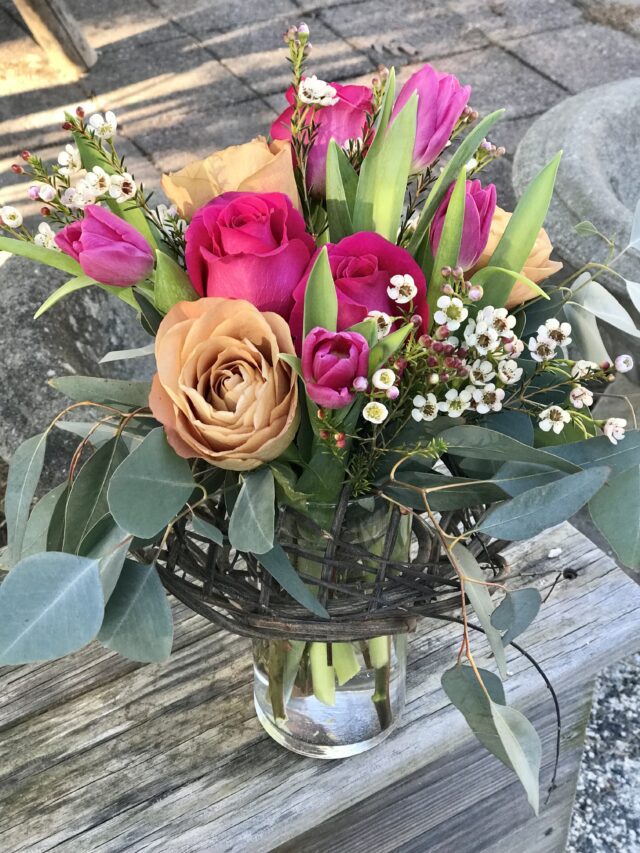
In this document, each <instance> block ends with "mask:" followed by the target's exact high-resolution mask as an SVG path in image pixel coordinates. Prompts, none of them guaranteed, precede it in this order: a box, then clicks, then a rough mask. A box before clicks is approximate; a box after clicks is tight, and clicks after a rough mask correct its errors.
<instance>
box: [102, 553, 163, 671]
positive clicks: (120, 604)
mask: <svg viewBox="0 0 640 853" xmlns="http://www.w3.org/2000/svg"><path fill="white" fill-rule="evenodd" d="M98 639H99V640H100V642H101V643H102V644H103V645H105V646H106V647H107V648H109V649H113V650H114V651H116V652H119V653H120V654H121V655H123V656H124V657H126V658H129V660H136V661H142V662H143V663H162V662H163V661H165V660H167V659H168V657H169V655H170V654H171V646H172V645H173V617H172V614H171V608H170V606H169V602H168V600H167V595H166V593H165V591H164V587H163V586H162V583H161V581H160V578H159V577H158V572H157V571H156V569H155V567H154V566H149V565H145V564H143V563H136V562H134V561H133V560H125V563H124V567H123V569H122V572H121V574H120V577H119V578H118V583H117V584H116V588H115V589H114V591H113V594H112V595H111V598H110V599H109V602H108V604H107V606H106V609H105V613H104V622H103V623H102V627H101V629H100V633H99V634H98Z"/></svg>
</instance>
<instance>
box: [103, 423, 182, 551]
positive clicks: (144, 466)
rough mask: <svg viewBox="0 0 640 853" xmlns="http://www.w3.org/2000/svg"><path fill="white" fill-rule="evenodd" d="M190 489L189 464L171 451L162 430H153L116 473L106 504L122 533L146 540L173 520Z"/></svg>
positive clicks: (159, 428)
mask: <svg viewBox="0 0 640 853" xmlns="http://www.w3.org/2000/svg"><path fill="white" fill-rule="evenodd" d="M194 488H195V482H194V479H193V475H192V474H191V468H190V467H189V463H188V462H187V460H186V459H183V458H182V457H180V456H178V455H177V454H176V453H175V452H174V451H173V450H172V448H171V447H170V446H169V444H168V443H167V439H166V437H165V434H164V429H163V428H162V427H157V428H156V429H154V430H152V431H151V432H150V433H149V435H148V436H147V437H146V438H145V439H144V441H143V442H142V444H140V446H139V447H137V448H136V449H135V450H134V451H133V452H132V453H131V454H130V455H129V456H127V458H126V459H125V460H124V462H122V463H121V465H120V466H119V467H118V468H117V469H116V471H115V473H114V475H113V477H112V478H111V482H110V484H109V487H108V491H107V501H108V504H109V510H110V512H111V514H112V515H113V517H114V519H115V521H116V523H117V524H119V525H120V527H122V528H123V530H126V531H127V532H128V533H132V534H133V535H134V536H138V537H140V538H141V539H150V538H152V537H153V536H155V535H156V534H157V533H158V532H159V531H160V530H162V529H163V528H164V527H166V525H167V524H168V523H169V522H170V521H172V520H173V519H174V518H175V516H176V515H177V514H178V513H179V512H180V510H181V509H182V508H183V507H184V505H185V504H186V502H187V501H188V500H189V498H190V497H191V493H192V492H193V490H194Z"/></svg>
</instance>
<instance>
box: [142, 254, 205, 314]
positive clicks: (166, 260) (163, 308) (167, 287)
mask: <svg viewBox="0 0 640 853" xmlns="http://www.w3.org/2000/svg"><path fill="white" fill-rule="evenodd" d="M153 299H154V302H155V306H156V308H157V309H158V311H160V312H161V313H162V314H166V313H167V311H169V310H170V309H171V308H173V306H174V305H175V304H176V302H184V301H188V302H193V301H194V300H195V299H198V294H197V293H196V291H195V289H194V287H193V285H192V284H191V282H190V281H189V276H188V275H187V274H186V272H185V271H184V270H183V269H182V267H180V266H178V264H177V263H176V262H175V261H174V260H173V258H170V257H169V255H165V254H164V252H159V251H157V252H156V269H155V273H154V287H153Z"/></svg>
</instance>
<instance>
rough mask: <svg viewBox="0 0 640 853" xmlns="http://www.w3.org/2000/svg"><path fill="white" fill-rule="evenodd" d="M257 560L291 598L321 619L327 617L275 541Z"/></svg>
mask: <svg viewBox="0 0 640 853" xmlns="http://www.w3.org/2000/svg"><path fill="white" fill-rule="evenodd" d="M258 560H259V562H260V563H261V565H262V566H264V568H265V569H266V570H267V571H268V572H269V574H270V575H271V577H272V578H273V579H274V580H276V581H277V582H278V583H279V584H280V586H281V587H282V588H283V589H285V590H286V591H287V592H288V593H289V595H290V596H291V597H292V598H295V600H296V601H297V602H298V603H299V604H301V605H302V606H303V607H306V608H307V610H310V611H311V613H313V614H314V615H315V616H319V617H320V618H321V619H328V618H329V614H328V613H327V611H326V610H325V609H324V607H323V606H322V605H321V604H320V602H319V601H318V599H317V598H316V597H315V595H314V594H313V592H312V591H311V590H310V589H309V587H308V586H307V585H306V584H305V583H303V581H302V580H301V578H300V575H299V574H298V573H297V572H296V570H295V569H294V568H293V566H292V565H291V563H290V561H289V558H288V556H287V554H286V552H285V551H284V549H283V548H282V546H281V545H278V544H277V543H276V544H275V545H274V546H273V548H271V550H269V551H267V552H266V553H265V554H259V555H258Z"/></svg>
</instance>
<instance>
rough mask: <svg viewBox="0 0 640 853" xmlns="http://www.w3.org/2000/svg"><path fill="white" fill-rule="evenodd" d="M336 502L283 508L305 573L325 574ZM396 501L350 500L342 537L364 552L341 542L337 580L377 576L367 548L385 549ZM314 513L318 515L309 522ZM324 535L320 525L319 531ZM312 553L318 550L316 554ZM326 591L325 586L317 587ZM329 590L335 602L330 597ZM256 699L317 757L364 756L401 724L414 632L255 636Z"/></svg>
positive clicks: (401, 534) (271, 727) (404, 537)
mask: <svg viewBox="0 0 640 853" xmlns="http://www.w3.org/2000/svg"><path fill="white" fill-rule="evenodd" d="M334 511H335V508H334V507H331V508H330V511H328V508H327V507H326V506H321V505H316V506H313V507H309V511H308V513H307V514H306V520H305V516H304V515H301V514H300V513H297V512H296V513H292V512H287V511H285V512H284V513H281V518H280V528H279V536H280V539H281V541H282V542H287V543H289V544H294V545H296V546H298V549H299V554H300V555H302V554H304V557H303V556H300V555H298V556H295V555H294V556H292V557H291V559H292V562H293V564H294V565H295V566H296V568H298V569H299V570H300V571H302V572H304V573H305V575H307V576H311V577H319V576H320V575H319V572H320V571H321V568H322V563H321V559H322V554H323V550H324V548H325V547H326V541H327V540H326V539H323V537H322V535H319V529H318V520H321V522H320V523H321V524H322V525H323V527H324V528H325V529H326V528H327V527H328V526H329V522H330V520H331V516H332V513H333V512H334ZM392 511H393V507H392V506H391V505H390V504H389V503H388V502H387V501H384V500H383V499H380V498H375V499H374V498H372V497H370V498H366V499H364V500H360V501H353V502H351V503H350V504H349V506H348V509H347V512H346V514H345V518H344V521H343V524H342V529H341V533H340V536H339V541H341V542H344V543H349V545H350V546H352V545H358V546H361V548H360V553H361V554H362V555H363V556H361V557H354V556H353V550H352V549H351V550H349V549H348V548H344V550H343V553H342V554H341V551H340V544H338V546H337V552H336V554H335V556H336V557H337V558H338V563H339V564H341V565H348V566H349V568H348V570H342V571H341V570H335V572H334V574H333V575H332V576H331V578H330V579H331V581H332V582H334V583H336V584H339V583H340V582H343V581H344V580H345V579H346V576H347V574H348V576H349V579H350V580H354V578H362V579H363V580H367V579H368V580H371V579H372V578H374V577H375V571H376V568H377V562H376V561H375V560H371V559H370V560H368V559H367V557H366V556H365V555H367V554H368V555H378V556H379V555H381V554H382V553H383V548H384V546H385V541H386V539H387V535H388V531H389V527H390V521H391V514H392ZM309 519H312V521H309ZM410 521H411V520H410V516H401V517H400V522H399V524H398V525H397V532H396V535H395V540H394V543H393V548H392V550H391V555H390V556H391V559H394V560H400V561H406V560H407V559H408V555H409V546H410V538H411V527H410ZM320 534H321V531H320ZM310 554H316V555H318V556H317V557H316V558H315V559H312V558H310V556H309V555H310ZM341 557H342V559H340V558H341ZM311 588H313V589H314V591H315V592H316V593H318V594H319V590H320V588H319V587H315V588H314V587H311ZM331 594H332V593H329V599H328V602H329V604H330V603H331ZM253 658H254V701H255V707H256V711H257V714H258V718H259V720H260V722H261V723H262V725H263V727H264V728H265V730H266V731H267V732H268V733H269V734H270V735H271V737H272V738H273V739H274V740H276V741H277V742H278V743H280V744H281V745H282V746H285V747H287V749H290V750H292V751H293V752H297V753H300V754H301V755H306V756H311V757H315V758H345V757H347V756H350V755H357V754H358V753H360V752H364V751H365V750H367V749H371V748H372V747H374V746H375V745H376V744H378V743H380V742H381V741H382V740H384V738H385V737H387V735H388V734H389V733H390V732H391V731H392V730H393V728H394V726H395V725H396V724H397V722H398V719H399V717H400V714H401V712H402V709H403V707H404V702H405V679H406V664H407V637H406V635H405V634H398V635H394V636H382V637H374V638H372V639H367V640H358V641H353V642H330V643H326V642H305V641H301V640H286V639H284V640H283V639H267V640H255V641H254V643H253Z"/></svg>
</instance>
